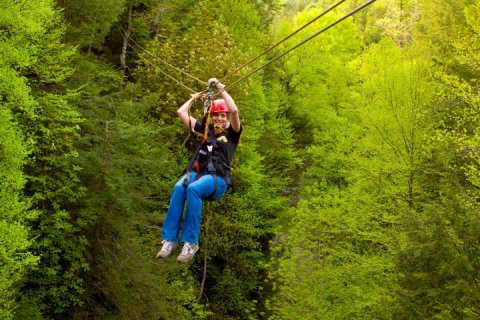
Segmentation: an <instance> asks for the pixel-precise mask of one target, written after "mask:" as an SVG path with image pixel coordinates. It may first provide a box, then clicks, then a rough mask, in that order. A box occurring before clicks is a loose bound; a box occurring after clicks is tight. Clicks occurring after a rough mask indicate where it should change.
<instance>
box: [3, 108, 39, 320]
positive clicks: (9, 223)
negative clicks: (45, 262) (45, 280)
mask: <svg viewBox="0 0 480 320" xmlns="http://www.w3.org/2000/svg"><path fill="white" fill-rule="evenodd" d="M14 124H15V123H14V122H13V121H12V116H11V113H10V111H9V110H8V109H5V108H4V107H3V106H2V109H0V137H1V138H0V180H1V182H0V216H1V218H0V243H1V246H0V270H1V271H0V317H1V318H2V319H13V311H14V309H15V307H16V302H15V300H16V299H17V298H18V297H19V285H20V284H21V282H22V281H23V279H24V277H25V274H26V272H27V271H28V270H29V269H30V268H32V267H33V266H34V265H35V264H36V263H37V261H38V259H37V257H35V256H33V255H32V254H31V253H30V252H29V251H28V249H29V247H30V245H31V242H30V239H29V234H28V228H27V226H26V222H27V219H29V218H32V217H33V214H32V212H31V211H29V204H28V201H26V199H24V198H23V197H22V195H21V190H22V188H23V186H24V184H25V177H24V175H23V172H22V167H23V165H24V164H25V157H26V155H27V153H26V149H25V146H24V141H22V135H21V134H20V133H19V132H18V130H17V129H16V128H15V127H14Z"/></svg>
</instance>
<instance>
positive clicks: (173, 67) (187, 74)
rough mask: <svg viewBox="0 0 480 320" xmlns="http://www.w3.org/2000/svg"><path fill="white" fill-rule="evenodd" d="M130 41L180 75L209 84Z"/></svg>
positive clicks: (130, 39) (132, 40)
mask: <svg viewBox="0 0 480 320" xmlns="http://www.w3.org/2000/svg"><path fill="white" fill-rule="evenodd" d="M122 30H123V28H122ZM128 40H129V41H131V42H133V43H134V45H136V46H137V47H139V48H140V49H142V50H143V51H144V52H146V53H147V54H148V55H150V56H151V57H153V58H154V59H157V60H159V61H160V62H162V63H164V64H166V65H167V66H169V67H170V68H172V69H175V70H177V71H178V72H180V73H182V74H184V75H186V76H187V77H190V78H192V79H194V80H196V81H198V82H200V83H202V84H207V83H206V82H205V81H202V80H200V79H198V78H197V77H195V76H193V75H191V74H189V73H187V72H185V71H183V70H182V69H180V68H178V67H175V66H174V65H172V64H170V63H168V62H167V61H165V60H163V59H162V58H159V57H157V56H156V55H154V54H153V53H152V52H151V51H149V50H147V49H146V48H144V47H142V46H141V45H140V44H138V42H136V41H135V40H134V39H133V38H130V37H129V38H128ZM130 47H133V46H132V45H130Z"/></svg>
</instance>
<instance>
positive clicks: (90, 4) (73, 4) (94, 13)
mask: <svg viewBox="0 0 480 320" xmlns="http://www.w3.org/2000/svg"><path fill="white" fill-rule="evenodd" d="M126 3H127V0H121V1H118V0H110V1H105V0H98V1H97V0H95V1H90V0H89V1H85V0H66V1H59V4H60V5H61V6H62V7H63V13H64V17H65V19H66V21H67V23H68V25H69V28H68V29H67V33H66V38H67V40H68V41H69V42H71V43H75V44H78V45H79V46H80V48H82V49H86V50H87V51H91V50H92V49H101V47H102V44H103V42H104V40H105V37H106V36H107V35H108V34H109V33H110V31H111V28H112V26H113V25H114V24H115V23H116V22H117V21H118V19H119V16H120V14H122V12H123V11H124V10H125V8H126V6H125V4H126ZM117 32H121V30H118V31H117Z"/></svg>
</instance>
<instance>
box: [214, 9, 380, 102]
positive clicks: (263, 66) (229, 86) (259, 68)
mask: <svg viewBox="0 0 480 320" xmlns="http://www.w3.org/2000/svg"><path fill="white" fill-rule="evenodd" d="M375 1H377V0H370V1H367V2H365V3H364V4H362V5H361V6H360V7H358V8H356V9H354V10H352V11H350V12H349V13H347V14H346V15H344V16H343V17H341V18H340V19H338V20H336V21H334V22H332V23H331V24H329V25H328V26H326V27H325V28H323V29H321V30H320V31H318V32H316V33H314V34H313V35H311V36H310V37H308V38H307V39H305V40H303V41H302V42H300V43H298V44H297V45H296V46H294V47H292V48H290V49H288V50H287V51H285V52H284V53H282V54H280V55H278V56H276V57H275V58H273V59H272V60H270V61H268V62H267V63H265V64H264V65H262V66H260V67H258V68H257V69H255V70H253V71H251V72H250V73H248V74H247V75H246V76H244V77H242V78H240V79H238V80H237V81H235V82H233V83H232V84H230V85H228V86H226V87H225V88H224V89H223V90H225V89H226V88H227V87H228V88H231V87H233V86H234V85H236V84H237V83H239V82H240V81H243V80H245V79H246V78H248V77H250V76H251V75H252V74H254V73H256V72H258V71H259V70H261V69H263V68H265V67H266V66H267V65H269V64H270V63H272V62H274V61H276V60H278V59H280V58H281V57H283V56H285V55H286V54H288V53H290V52H292V51H293V50H295V49H297V48H298V47H300V46H301V45H303V44H305V43H306V42H308V41H310V40H312V39H313V38H315V37H316V36H318V35H320V34H321V33H323V32H325V31H327V30H328V29H330V28H332V27H333V26H335V25H337V24H339V23H340V22H342V21H343V20H345V19H347V18H348V17H350V16H353V15H354V14H356V13H357V12H359V11H361V10H363V9H364V8H366V7H368V6H369V5H371V4H372V3H374V2H375ZM223 90H222V91H223ZM219 93H220V92H219Z"/></svg>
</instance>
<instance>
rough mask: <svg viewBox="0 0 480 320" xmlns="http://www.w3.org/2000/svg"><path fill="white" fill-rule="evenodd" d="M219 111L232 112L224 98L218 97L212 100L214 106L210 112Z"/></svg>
mask: <svg viewBox="0 0 480 320" xmlns="http://www.w3.org/2000/svg"><path fill="white" fill-rule="evenodd" d="M218 112H230V110H229V109H228V107H227V104H226V103H225V100H223V99H217V100H213V101H212V107H211V108H210V114H212V113H218Z"/></svg>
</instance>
